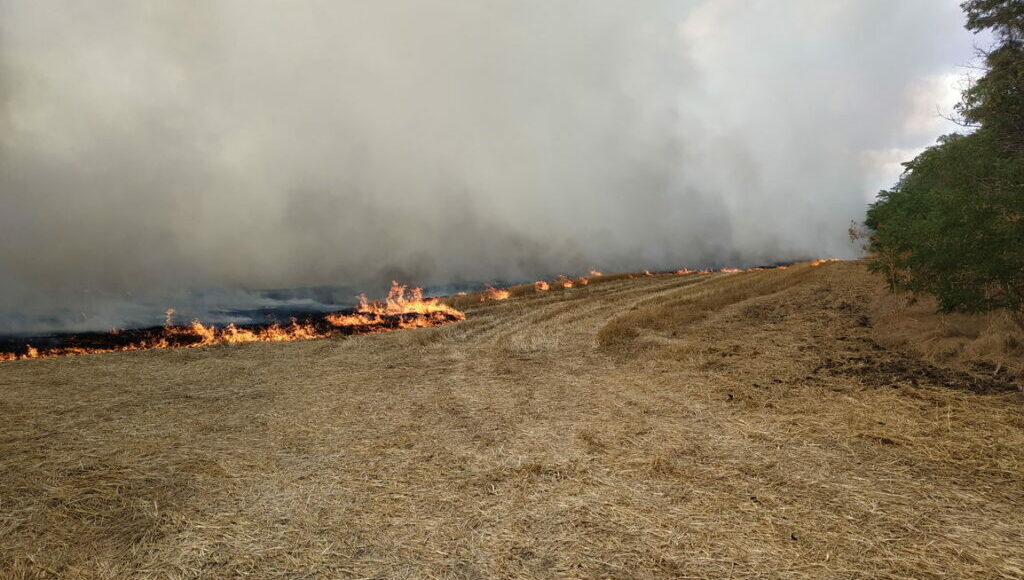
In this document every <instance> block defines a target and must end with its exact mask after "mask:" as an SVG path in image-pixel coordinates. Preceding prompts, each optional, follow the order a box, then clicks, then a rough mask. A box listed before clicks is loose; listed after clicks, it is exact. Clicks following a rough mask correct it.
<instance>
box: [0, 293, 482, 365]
mask: <svg viewBox="0 0 1024 580" xmlns="http://www.w3.org/2000/svg"><path fill="white" fill-rule="evenodd" d="M165 314H166V317H165V320H164V326H163V328H161V329H159V330H158V331H136V332H135V335H137V336H139V337H140V338H139V339H137V340H136V341H134V342H128V343H125V344H116V341H113V342H114V343H115V344H113V345H112V346H110V347H97V348H85V347H78V346H67V347H55V348H50V349H45V350H40V349H38V348H36V347H33V346H31V345H26V347H25V353H24V354H14V353H9V352H0V362H7V361H13V360H22V359H33V358H52V357H57V356H71V355H81V354H100V353H108V352H125V351H133V350H151V349H167V348H195V347H199V346H211V345H217V344H241V343H246V342H293V341H298V340H312V339H317V338H328V337H331V336H336V335H339V334H366V333H372V332H385V331H388V330H396V329H405V328H423V327H428V326H439V325H441V324H447V323H449V322H456V321H459V320H464V319H465V318H466V315H465V314H463V313H462V312H460V311H458V310H456V309H454V308H452V307H451V306H448V305H447V304H444V303H442V302H440V301H439V300H438V299H436V298H424V297H423V290H422V289H421V288H413V289H411V290H408V289H407V287H406V286H403V285H401V284H398V283H397V282H392V283H391V290H390V291H389V292H388V296H387V298H386V299H385V301H384V302H383V303H381V302H370V301H368V300H367V299H366V296H360V297H359V306H358V307H357V308H356V309H355V310H354V311H353V312H352V313H351V314H344V313H333V314H327V315H325V316H324V317H323V319H322V321H320V322H319V323H317V322H299V321H297V320H295V319H294V318H293V319H292V321H291V324H285V325H280V324H271V325H269V326H266V327H261V328H239V327H237V326H235V325H234V324H228V325H227V326H225V327H223V328H217V327H215V326H213V325H210V326H207V325H204V324H202V323H201V322H199V321H198V320H193V321H192V322H190V323H189V324H187V325H185V326H174V323H173V316H174V309H168V310H167V312H166V313H165ZM131 333H132V331H115V332H111V333H110V334H108V335H107V337H117V336H121V335H125V334H131Z"/></svg>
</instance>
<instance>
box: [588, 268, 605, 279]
mask: <svg viewBox="0 0 1024 580" xmlns="http://www.w3.org/2000/svg"><path fill="white" fill-rule="evenodd" d="M590 275H591V276H595V277H596V276H604V274H602V273H601V272H600V271H598V270H591V271H590Z"/></svg>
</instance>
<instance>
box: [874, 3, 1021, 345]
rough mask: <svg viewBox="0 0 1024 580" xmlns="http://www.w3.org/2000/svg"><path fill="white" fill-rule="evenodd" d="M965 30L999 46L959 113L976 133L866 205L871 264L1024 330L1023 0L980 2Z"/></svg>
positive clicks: (971, 6)
mask: <svg viewBox="0 0 1024 580" xmlns="http://www.w3.org/2000/svg"><path fill="white" fill-rule="evenodd" d="M962 6H963V8H964V10H965V11H966V12H967V27H968V29H970V30H973V31H975V32H978V31H981V30H984V29H991V30H993V32H994V33H995V35H996V37H997V38H998V39H999V42H998V44H997V46H996V47H994V49H993V50H991V51H990V52H988V53H987V54H986V58H985V62H986V69H987V70H986V73H985V74H984V75H983V76H982V77H981V78H980V79H978V80H977V82H975V83H974V84H973V85H972V86H971V87H969V88H968V89H967V90H966V91H965V92H964V94H963V100H962V102H961V103H960V104H959V105H958V107H957V110H958V112H959V113H960V114H961V116H962V117H963V118H964V119H965V120H966V121H967V122H969V123H972V124H974V125H976V126H977V129H976V130H975V131H973V132H972V133H970V134H968V135H960V134H953V135H947V136H945V137H942V138H940V139H939V141H938V143H936V145H934V146H933V147H930V148H929V149H927V150H926V151H924V152H923V153H921V155H919V156H918V157H917V158H915V159H914V160H912V161H910V162H908V163H905V164H904V167H905V168H906V171H905V172H904V174H903V176H902V177H901V178H900V180H899V182H898V183H897V184H896V185H895V186H894V187H893V188H892V189H891V190H888V191H882V192H880V193H879V195H878V199H877V201H876V202H875V203H874V204H872V205H871V206H870V208H869V210H868V215H867V220H866V221H865V225H866V226H867V227H869V228H870V229H871V231H872V233H871V237H870V243H869V252H870V256H871V260H870V262H869V268H870V269H871V270H872V271H875V272H880V273H882V274H883V275H884V276H885V278H886V280H887V282H888V283H889V286H890V288H891V289H893V290H906V291H910V292H912V293H914V294H930V295H932V296H934V297H935V298H936V299H937V301H938V305H939V309H940V310H941V311H944V312H954V311H956V312H983V311H989V310H993V309H998V308H1007V309H1009V310H1010V311H1011V312H1013V313H1014V314H1015V316H1016V318H1017V321H1018V323H1019V324H1021V325H1022V327H1024V40H1022V36H1024V0H972V1H969V2H965V3H964V4H963V5H962Z"/></svg>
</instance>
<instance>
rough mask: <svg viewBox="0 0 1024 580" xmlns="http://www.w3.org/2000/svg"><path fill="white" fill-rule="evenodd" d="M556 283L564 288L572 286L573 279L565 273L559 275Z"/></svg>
mask: <svg viewBox="0 0 1024 580" xmlns="http://www.w3.org/2000/svg"><path fill="white" fill-rule="evenodd" d="M556 284H558V285H559V286H561V287H562V288H572V280H570V279H569V278H568V277H566V275H565V274H559V275H558V280H557V281H556Z"/></svg>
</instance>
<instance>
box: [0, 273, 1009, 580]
mask: <svg viewBox="0 0 1024 580" xmlns="http://www.w3.org/2000/svg"><path fill="white" fill-rule="evenodd" d="M600 282H601V283H597V281H595V282H594V283H591V284H590V285H588V286H586V287H582V288H572V289H568V290H564V291H562V290H560V291H557V292H555V291H552V292H546V293H537V292H532V291H529V289H519V290H517V291H516V292H515V293H514V294H513V296H514V297H513V298H512V299H509V300H504V301H490V302H483V303H479V302H473V298H472V297H468V298H464V299H462V301H463V302H464V303H466V304H470V305H471V307H470V308H469V309H468V315H469V318H468V319H467V320H466V321H465V322H461V323H458V324H454V325H450V326H446V327H441V328H434V329H424V330H416V331H403V332H396V333H391V334H381V335H373V336H362V337H353V338H349V339H338V340H322V341H309V342H296V343H276V344H249V345H241V346H227V347H211V348H204V349H193V350H178V351H149V352H133V353H121V354H110V355H95V356H83V357H74V358H61V359H49V360H30V361H19V362H12V363H7V364H3V365H0V388H2V397H0V577H3V578H123V577H137V578H224V577H237V576H249V577H252V578H500V577H540V578H545V577H558V578H579V577H582V578H815V579H817V578H908V579H909V578H915V579H916V578H986V579H995V578H1024V462H1022V460H1024V395H1022V394H1021V392H1020V385H1021V376H1022V367H1021V360H1022V359H1024V354H1022V352H1021V348H1022V346H1021V337H1020V336H1019V334H1015V332H1016V331H1015V330H1014V329H1012V328H1011V327H1009V326H1005V325H1003V323H1002V322H1001V321H1000V319H999V317H998V316H993V317H988V318H985V319H980V318H974V319H968V318H964V317H961V318H955V317H936V316H934V315H931V314H929V313H928V312H927V311H926V310H922V309H921V308H919V307H915V308H916V309H913V308H912V309H908V308H905V307H903V306H901V305H900V304H898V303H897V302H896V301H894V300H893V299H892V298H889V297H886V296H884V295H883V293H882V292H881V290H880V286H879V283H878V281H877V280H874V279H872V278H869V277H868V276H867V275H866V274H865V273H864V272H863V266H862V265H860V264H855V263H832V264H826V265H823V266H820V267H817V268H812V267H810V266H808V265H799V266H795V267H792V268H789V269H787V270H772V271H760V272H750V273H743V274H729V275H723V274H715V275H710V276H697V275H693V276H656V277H638V278H635V279H629V278H626V277H619V278H617V279H609V280H602V281H600Z"/></svg>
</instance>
